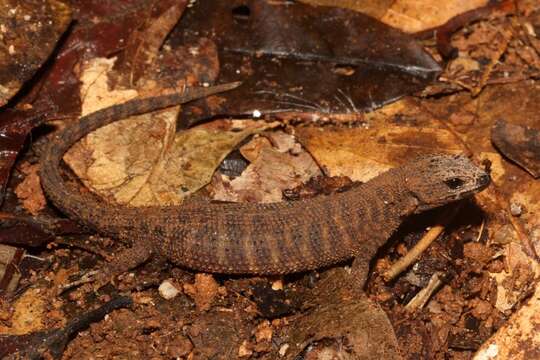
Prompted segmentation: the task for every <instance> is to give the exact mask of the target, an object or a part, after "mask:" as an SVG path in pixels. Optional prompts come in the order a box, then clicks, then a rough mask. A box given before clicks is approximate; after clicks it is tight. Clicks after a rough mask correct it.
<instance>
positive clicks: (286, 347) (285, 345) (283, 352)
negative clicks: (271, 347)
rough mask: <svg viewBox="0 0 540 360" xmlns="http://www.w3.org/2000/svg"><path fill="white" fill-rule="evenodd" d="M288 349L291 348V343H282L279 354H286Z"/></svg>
mask: <svg viewBox="0 0 540 360" xmlns="http://www.w3.org/2000/svg"><path fill="white" fill-rule="evenodd" d="M287 350H289V344H283V345H281V347H280V348H279V356H285V354H286V353H287Z"/></svg>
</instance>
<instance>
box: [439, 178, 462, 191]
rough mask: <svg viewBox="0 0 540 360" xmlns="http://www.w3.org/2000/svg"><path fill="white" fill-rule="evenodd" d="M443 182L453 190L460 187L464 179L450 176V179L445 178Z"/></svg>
mask: <svg viewBox="0 0 540 360" xmlns="http://www.w3.org/2000/svg"><path fill="white" fill-rule="evenodd" d="M444 183H445V184H446V186H448V187H449V188H450V189H452V190H455V189H457V188H459V187H461V186H462V185H463V184H464V183H465V181H463V180H461V179H460V178H451V179H448V180H445V181H444Z"/></svg>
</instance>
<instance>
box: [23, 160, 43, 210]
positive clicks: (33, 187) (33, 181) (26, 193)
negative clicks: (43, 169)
mask: <svg viewBox="0 0 540 360" xmlns="http://www.w3.org/2000/svg"><path fill="white" fill-rule="evenodd" d="M20 170H21V172H22V173H23V174H25V175H26V176H25V178H24V180H23V181H22V182H21V183H20V184H19V185H17V187H16V188H15V194H17V196H18V197H19V199H20V200H22V203H23V206H24V208H25V209H26V210H28V212H29V213H30V214H32V215H36V214H37V213H39V211H40V210H43V209H44V208H45V205H46V203H47V200H45V195H43V191H42V189H41V182H40V180H39V174H38V172H39V165H38V164H34V165H31V164H29V163H23V164H22V165H21V168H20Z"/></svg>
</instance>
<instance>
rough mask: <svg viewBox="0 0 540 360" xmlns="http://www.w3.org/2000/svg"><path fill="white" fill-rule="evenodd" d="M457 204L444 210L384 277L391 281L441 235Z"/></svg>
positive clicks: (452, 216) (453, 214) (455, 210)
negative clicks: (434, 223)
mask: <svg viewBox="0 0 540 360" xmlns="http://www.w3.org/2000/svg"><path fill="white" fill-rule="evenodd" d="M458 208H459V206H455V207H453V208H452V209H451V210H450V211H446V212H445V213H444V214H443V215H442V217H441V218H440V220H439V225H436V226H434V227H432V228H431V229H429V231H428V232H427V233H426V234H425V235H424V236H423V237H422V238H421V239H420V241H418V242H417V243H416V245H415V246H414V247H413V248H412V249H411V250H410V251H409V252H408V253H407V254H406V255H405V256H403V257H402V258H401V259H399V260H398V261H397V262H396V263H395V264H394V265H392V267H390V269H388V270H387V271H386V272H385V273H384V275H383V276H384V279H385V280H386V281H391V280H393V279H395V278H396V276H398V275H399V274H401V273H402V272H403V271H405V269H407V268H408V267H409V266H410V265H411V264H412V263H413V262H414V261H415V260H416V259H417V258H418V257H419V256H420V255H421V254H422V253H423V252H424V251H425V250H426V249H427V248H428V247H429V245H431V243H432V242H433V241H435V240H436V239H437V238H438V237H439V235H441V234H442V233H443V231H444V229H445V226H446V225H447V224H448V223H449V222H450V221H451V220H452V219H453V218H454V216H455V215H456V213H457V209H458Z"/></svg>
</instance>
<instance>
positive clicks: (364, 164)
mask: <svg viewBox="0 0 540 360" xmlns="http://www.w3.org/2000/svg"><path fill="white" fill-rule="evenodd" d="M418 111H419V109H418V108H416V110H415V106H414V103H413V102H411V101H410V100H403V101H399V102H396V103H394V104H392V105H389V106H386V107H384V108H381V109H380V110H378V111H376V112H374V113H373V114H372V115H371V117H370V120H368V123H367V124H366V125H365V126H363V127H357V128H352V129H344V128H324V129H321V128H318V127H311V126H310V127H304V128H299V129H298V130H297V136H298V140H299V141H300V143H302V145H304V146H305V147H306V149H307V150H308V151H309V152H310V153H311V155H313V157H314V158H315V159H316V161H317V163H318V164H319V165H321V166H322V168H323V170H324V172H325V174H326V175H327V176H348V177H349V178H351V179H352V180H355V181H363V182H365V181H367V180H369V179H371V178H373V177H375V176H377V175H378V174H380V173H381V172H384V171H386V170H388V169H390V168H392V167H395V166H397V165H398V164H401V163H404V162H407V161H409V160H410V159H411V158H414V157H415V156H420V155H425V154H434V153H443V152H446V153H460V152H462V151H463V148H462V146H461V144H459V143H458V142H457V139H456V138H455V136H454V135H453V134H452V133H451V132H450V131H448V130H447V129H445V128H444V127H443V126H442V125H441V124H440V123H439V122H438V121H437V120H436V119H434V118H430V117H428V116H425V115H424V116H423V117H421V116H419V117H416V116H415V115H413V114H415V113H416V112H418ZM408 115H409V116H410V117H408ZM413 116H414V117H413Z"/></svg>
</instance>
